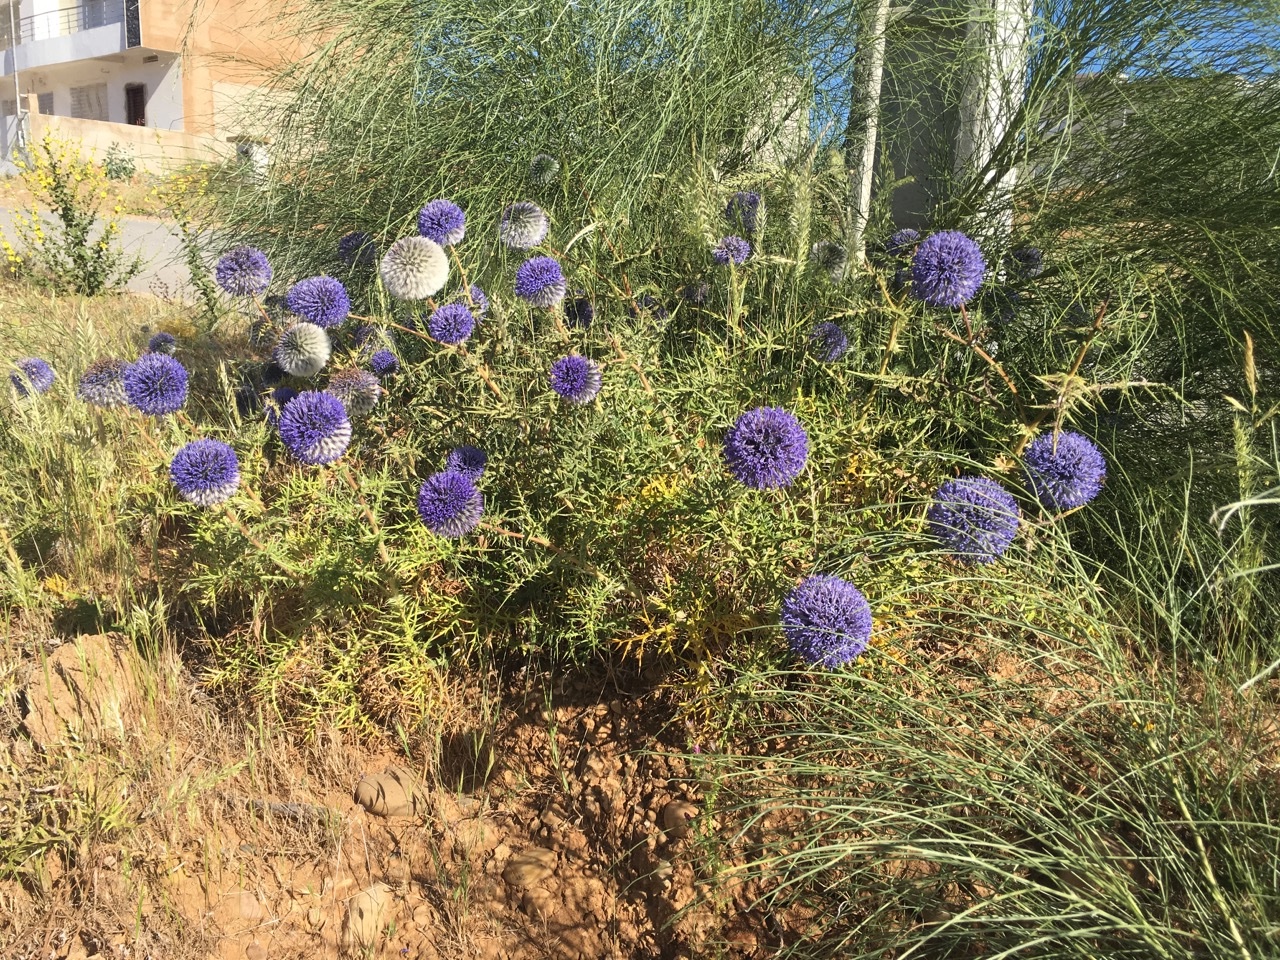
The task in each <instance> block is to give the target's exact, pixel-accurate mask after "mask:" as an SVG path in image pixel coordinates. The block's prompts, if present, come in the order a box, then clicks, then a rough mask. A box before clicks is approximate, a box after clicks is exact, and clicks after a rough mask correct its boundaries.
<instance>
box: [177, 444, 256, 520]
mask: <svg viewBox="0 0 1280 960" xmlns="http://www.w3.org/2000/svg"><path fill="white" fill-rule="evenodd" d="M169 479H170V480H172V481H173V485H174V486H175V487H177V488H178V493H179V495H181V497H182V499H184V500H188V501H190V502H191V503H194V504H195V505H196V506H198V507H214V506H217V505H218V504H220V503H224V502H226V501H227V500H229V499H230V498H231V495H232V494H233V493H235V492H236V488H237V487H239V486H240V462H239V461H238V460H237V459H236V452H235V451H234V450H232V449H231V448H230V447H229V446H227V445H226V444H225V443H223V442H222V441H221V440H193V441H191V442H190V443H188V444H187V445H186V446H185V447H183V448H182V449H181V450H179V451H178V452H177V453H175V454H174V455H173V461H172V462H171V463H170V464H169Z"/></svg>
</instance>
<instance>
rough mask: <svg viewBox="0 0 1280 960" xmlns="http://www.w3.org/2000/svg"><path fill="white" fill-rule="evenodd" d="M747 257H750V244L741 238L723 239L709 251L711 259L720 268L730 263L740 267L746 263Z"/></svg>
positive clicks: (730, 237)
mask: <svg viewBox="0 0 1280 960" xmlns="http://www.w3.org/2000/svg"><path fill="white" fill-rule="evenodd" d="M749 256H751V244H749V243H747V241H745V240H743V239H742V238H741V237H734V236H729V237H725V238H724V239H722V240H721V241H720V242H719V243H718V244H716V246H715V249H713V250H712V251H711V259H712V260H714V261H715V262H716V263H718V264H720V266H722V267H727V266H728V265H729V264H731V263H732V264H734V265H736V266H741V265H742V264H744V263H746V262H747V257H749Z"/></svg>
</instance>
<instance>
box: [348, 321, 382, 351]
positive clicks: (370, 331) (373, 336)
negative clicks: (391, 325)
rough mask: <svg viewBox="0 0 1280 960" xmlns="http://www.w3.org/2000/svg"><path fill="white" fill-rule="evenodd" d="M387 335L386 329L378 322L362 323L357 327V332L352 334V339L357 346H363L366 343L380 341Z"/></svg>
mask: <svg viewBox="0 0 1280 960" xmlns="http://www.w3.org/2000/svg"><path fill="white" fill-rule="evenodd" d="M385 336H386V331H385V330H383V329H382V327H380V326H378V325H377V324H376V323H362V324H361V325H360V326H358V327H356V332H355V333H353V334H352V335H351V341H352V343H354V344H355V345H356V346H357V347H363V346H364V345H365V344H366V343H370V342H373V343H380V342H381V341H382V339H383V338H384V337H385Z"/></svg>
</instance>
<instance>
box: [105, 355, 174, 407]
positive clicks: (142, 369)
mask: <svg viewBox="0 0 1280 960" xmlns="http://www.w3.org/2000/svg"><path fill="white" fill-rule="evenodd" d="M120 379H121V381H122V382H123V383H124V395H125V397H126V398H127V399H128V401H129V403H130V404H131V405H133V406H134V407H137V408H138V409H139V410H141V411H142V412H143V413H145V414H147V415H149V416H152V417H159V416H163V415H164V414H166V413H177V412H178V411H179V410H181V409H182V405H183V404H184V403H186V402H187V369H186V367H184V366H183V365H182V364H180V363H179V362H178V361H177V360H175V359H173V357H171V356H169V355H168V354H167V353H144V354H143V355H142V356H141V357H139V358H138V359H137V360H135V361H134V362H133V363H131V364H129V365H128V366H127V367H125V368H124V373H122V374H121V375H120Z"/></svg>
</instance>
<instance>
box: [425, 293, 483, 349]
mask: <svg viewBox="0 0 1280 960" xmlns="http://www.w3.org/2000/svg"><path fill="white" fill-rule="evenodd" d="M475 326H476V318H475V317H474V316H472V315H471V310H470V309H469V308H468V307H467V305H466V304H465V303H446V304H445V305H444V306H442V307H436V309H435V310H434V311H432V313H431V317H430V319H428V320H427V333H429V334H431V339H433V340H435V341H436V342H437V343H447V344H449V345H450V346H457V345H458V344H460V343H464V342H466V340H467V338H468V337H470V336H471V331H472V330H474V329H475Z"/></svg>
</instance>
